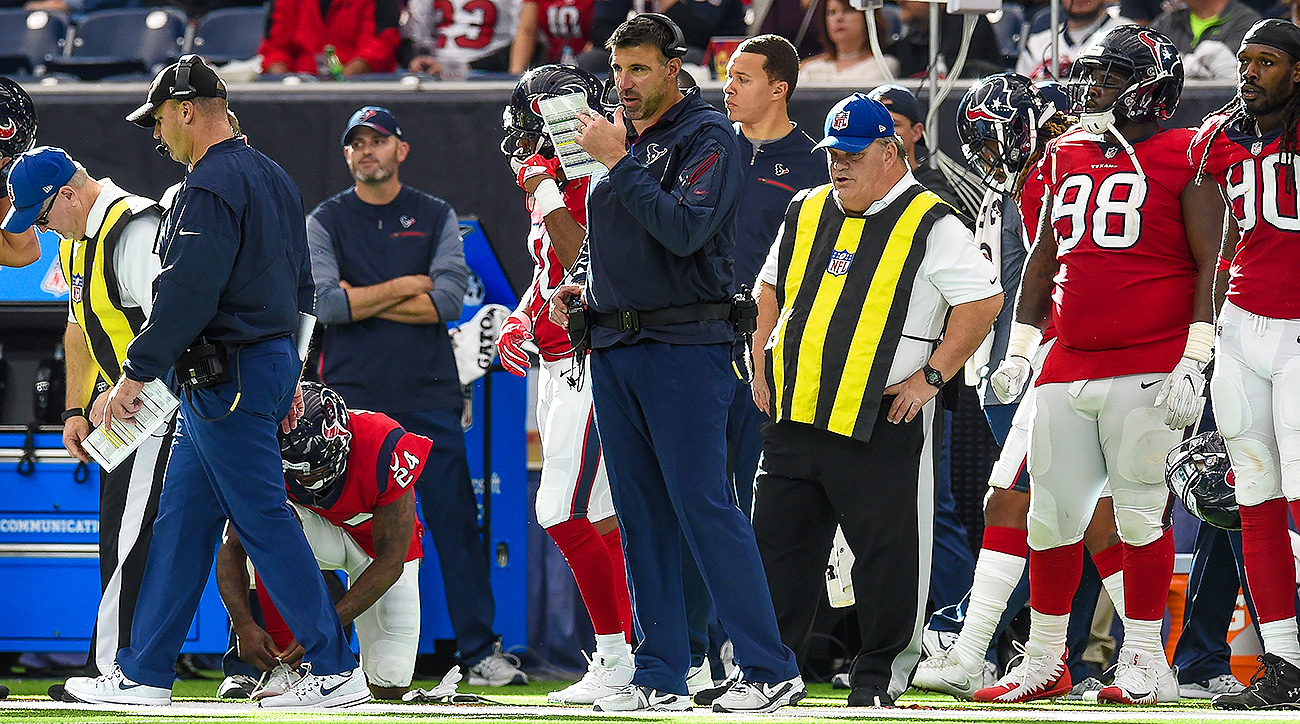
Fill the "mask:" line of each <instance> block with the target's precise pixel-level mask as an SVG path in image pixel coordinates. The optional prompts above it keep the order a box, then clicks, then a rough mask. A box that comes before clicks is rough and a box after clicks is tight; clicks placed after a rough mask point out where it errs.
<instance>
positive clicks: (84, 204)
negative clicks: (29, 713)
mask: <svg viewBox="0 0 1300 724" xmlns="http://www.w3.org/2000/svg"><path fill="white" fill-rule="evenodd" d="M9 189H10V194H11V196H12V201H13V208H14V210H13V211H12V212H11V213H10V214H9V215H8V216H7V217H6V218H5V222H4V228H5V229H6V230H8V229H11V228H12V229H19V228H22V229H26V228H30V227H32V226H35V227H37V228H39V229H40V230H41V231H46V230H53V231H54V232H56V233H57V234H59V236H61V237H63V238H62V241H60V243H59V262H60V264H62V267H63V278H64V279H65V280H66V281H67V284H68V288H69V291H70V295H69V302H68V327H67V330H66V331H65V333H64V337H63V345H64V349H65V350H66V354H67V410H66V411H65V412H64V413H63V421H64V422H63V444H64V446H65V447H66V448H67V450H68V453H69V454H71V455H73V456H74V457H76V458H78V459H79V460H82V461H85V462H91V458H90V456H89V455H87V454H86V451H85V449H84V448H83V447H82V445H81V443H82V441H83V440H85V438H86V436H87V435H89V434H90V417H91V414H90V413H89V412H88V408H90V407H92V405H91V401H92V396H93V395H94V391H95V382H96V380H98V379H103V380H105V381H107V382H110V383H111V382H113V381H115V380H117V379H118V378H119V377H121V375H122V360H124V359H125V358H126V348H127V345H128V344H130V342H131V340H133V339H135V336H136V334H137V333H138V332H139V331H140V328H141V327H142V326H143V325H144V322H145V319H146V318H147V317H148V316H149V311H150V309H151V307H152V302H153V280H154V278H155V277H157V276H158V272H159V269H160V262H159V259H158V255H157V254H155V253H154V240H155V236H156V235H157V231H158V224H159V222H160V219H161V209H160V208H159V207H158V205H157V204H156V203H155V202H154V201H152V200H150V199H146V198H143V197H141V196H135V195H132V194H129V193H127V192H126V191H123V190H122V189H121V188H118V187H117V186H116V185H114V184H113V182H112V180H110V179H101V180H95V179H92V178H90V176H89V175H88V174H87V173H86V169H85V168H83V167H82V166H81V165H80V164H78V163H77V162H76V161H73V160H72V158H71V157H69V156H68V154H67V153H66V152H65V151H63V150H62V149H59V148H52V147H50V146H42V147H40V148H36V149H33V150H31V151H29V152H27V153H26V154H24V155H22V156H20V157H19V158H18V160H17V161H16V162H15V164H14V166H13V169H12V170H11V172H10V182H9ZM170 447H171V428H170V426H169V427H168V428H167V433H166V435H163V436H155V437H152V438H150V439H149V440H147V441H145V443H144V444H143V445H142V446H141V447H140V448H139V449H138V450H137V451H136V452H135V454H134V455H133V457H131V458H130V459H128V460H126V461H125V462H123V463H122V464H121V465H120V466H118V467H117V468H115V469H114V470H113V472H111V473H109V472H103V471H101V473H100V508H99V518H100V529H99V541H100V542H99V570H100V584H101V586H102V587H103V596H102V598H101V599H100V603H99V610H98V614H97V616H96V619H95V633H94V635H93V636H92V638H91V644H90V656H89V660H88V662H87V669H88V670H90V671H91V672H93V673H92V675H94V674H95V673H104V672H107V671H108V670H109V669H111V668H112V665H113V660H114V658H115V657H116V656H117V650H118V648H120V647H122V646H126V645H127V644H128V643H130V636H131V619H132V616H133V613H134V611H135V601H136V593H137V591H138V590H139V586H140V579H141V576H142V575H143V574H144V563H145V557H146V555H147V554H148V552H149V541H150V539H151V534H152V530H153V520H154V517H155V516H156V515H157V510H158V496H159V494H160V492H161V491H162V480H163V471H164V470H165V469H166V466H167V453H168V450H169V449H170Z"/></svg>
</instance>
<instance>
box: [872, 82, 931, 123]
mask: <svg viewBox="0 0 1300 724" xmlns="http://www.w3.org/2000/svg"><path fill="white" fill-rule="evenodd" d="M867 97H868V98H872V99H875V100H878V101H880V102H881V103H882V104H883V105H884V106H885V107H886V108H888V109H889V110H890V111H892V112H894V113H897V114H898V115H900V116H902V117H904V118H906V119H907V120H909V121H911V122H912V123H924V122H925V119H924V118H923V117H922V116H921V103H920V101H918V100H916V96H915V95H914V94H913V93H912V91H910V90H908V89H906V88H904V87H903V86H901V85H898V84H896V83H886V84H885V85H878V86H876V87H875V88H872V89H871V91H870V92H868V93H867Z"/></svg>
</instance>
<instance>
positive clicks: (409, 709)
mask: <svg viewBox="0 0 1300 724" xmlns="http://www.w3.org/2000/svg"><path fill="white" fill-rule="evenodd" d="M24 710H27V711H32V710H41V711H51V710H54V711H58V710H62V711H103V712H130V713H131V714H132V715H133V716H135V717H139V718H147V717H155V716H166V717H194V718H196V719H202V718H206V717H213V716H222V717H238V716H240V715H243V716H247V717H248V718H250V719H256V718H263V717H265V716H266V715H268V714H272V713H273V712H272V710H266V709H258V708H257V707H255V706H253V705H251V704H243V703H234V702H231V703H228V704H218V705H214V704H212V703H210V702H201V701H178V702H176V703H174V704H173V705H172V706H117V705H102V706H88V705H83V704H69V703H65V702H56V701H37V700H8V701H0V713H10V712H19V711H24ZM275 713H303V714H312V713H316V714H330V715H331V716H347V715H356V716H358V717H359V718H364V717H365V716H366V715H377V714H378V715H382V714H407V715H411V714H431V715H437V716H447V717H456V716H464V717H467V718H469V717H473V718H478V719H483V718H541V717H553V718H564V717H583V718H591V717H600V716H601V714H599V713H596V712H592V711H591V710H590V709H580V708H575V707H556V706H462V705H452V704H363V705H361V706H357V707H352V708H350V709H310V710H288V711H286V710H276V711H275ZM666 714H668V713H667V712H610V716H618V717H624V716H634V717H635V716H645V717H653V718H662V717H664V716H665V715H666ZM673 716H674V717H685V718H690V719H710V720H712V719H721V720H734V719H737V718H742V717H750V716H758V717H762V716H767V715H729V714H713V713H712V712H709V711H707V710H704V709H696V710H695V711H693V712H681V713H674V714H673ZM771 716H775V717H778V718H795V719H809V720H815V719H886V720H899V721H909V720H935V719H944V720H948V721H977V722H978V721H1023V722H1102V723H1104V722H1114V721H1133V720H1141V721H1143V722H1164V721H1178V720H1186V719H1189V718H1195V719H1198V720H1200V721H1204V722H1239V721H1242V720H1243V719H1249V720H1252V721H1255V720H1258V721H1268V720H1289V721H1295V720H1296V713H1295V712H1288V711H1270V712H1258V711H1252V712H1235V711H1217V710H1214V709H1202V708H1178V709H1172V708H1165V709H1148V708H1145V707H1087V706H1086V705H1081V706H1080V708H1077V709H1029V708H1023V709H1021V708H1017V709H993V708H989V709H968V708H957V707H952V708H947V707H933V708H924V709H922V708H917V709H907V708H904V709H863V708H853V709H850V708H848V707H824V706H818V707H800V706H796V707H788V708H785V709H781V710H780V711H778V712H776V713H775V714H774V715H771Z"/></svg>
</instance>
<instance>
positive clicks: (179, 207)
mask: <svg viewBox="0 0 1300 724" xmlns="http://www.w3.org/2000/svg"><path fill="white" fill-rule="evenodd" d="M127 120H129V121H131V122H133V123H135V124H136V125H139V126H141V127H143V128H152V129H153V132H154V137H155V138H158V139H160V140H161V142H162V143H161V144H160V146H159V150H160V152H165V153H167V154H169V155H170V156H171V157H172V158H173V159H175V160H176V161H177V162H179V163H181V164H184V165H187V166H189V167H190V168H191V171H190V173H189V176H187V177H186V179H185V182H184V183H183V185H182V186H181V188H180V191H179V192H178V193H177V195H176V199H175V202H174V204H173V206H172V207H171V209H170V211H169V212H168V214H167V216H166V218H164V219H163V222H162V228H161V230H160V233H159V237H158V249H159V251H160V254H161V257H162V271H161V272H160V273H159V275H158V277H157V279H156V280H155V281H154V286H153V288H154V292H155V294H154V300H153V309H152V311H151V313H150V315H149V317H148V319H147V320H146V321H145V323H144V326H143V327H142V328H141V329H140V333H139V334H138V335H137V336H136V338H135V340H134V341H132V342H131V344H130V345H129V346H128V347H127V349H126V360H125V361H124V362H123V364H122V375H121V376H120V377H119V378H118V379H117V380H116V384H115V385H114V387H113V389H112V390H111V391H110V392H109V394H108V398H107V401H106V403H105V407H104V426H105V427H106V428H108V429H109V430H110V432H111V431H112V430H113V429H114V428H115V427H118V426H121V424H122V421H124V420H130V419H132V418H133V417H135V416H136V414H137V412H138V411H139V410H140V409H141V406H142V400H141V397H142V395H141V391H142V390H145V389H146V387H145V385H146V383H148V382H151V381H153V380H155V379H158V378H166V377H168V376H171V375H172V374H173V369H174V370H175V375H174V378H175V380H176V381H177V384H178V386H179V388H180V389H181V395H180V396H181V406H180V415H179V419H178V422H177V424H176V433H175V440H174V442H173V444H172V453H171V458H170V460H169V461H168V465H167V472H166V475H165V480H164V485H163V493H162V496H161V498H160V500H159V504H158V519H157V521H156V522H155V524H154V538H153V542H152V543H151V545H150V547H149V557H148V562H147V563H146V564H145V571H144V579H143V581H142V582H141V585H140V596H139V600H138V603H137V606H136V618H135V621H134V623H133V626H132V630H131V645H130V646H128V647H125V648H123V649H121V650H120V651H119V652H118V654H117V662H116V663H117V665H116V666H114V667H112V669H111V670H109V671H107V672H105V673H104V675H102V676H99V677H97V678H88V677H74V678H71V679H69V680H68V681H67V684H66V685H65V694H64V695H65V698H72V699H74V700H77V701H82V702H87V703H96V704H145V705H167V704H170V703H171V687H172V681H173V679H174V678H175V663H176V656H177V654H179V653H180V649H181V645H182V643H183V642H184V640H185V637H186V634H187V631H188V629H189V627H190V622H191V621H192V620H193V619H194V613H195V610H196V608H197V606H198V601H199V597H200V595H201V594H202V592H203V587H204V585H205V584H206V583H207V578H208V572H209V571H210V570H211V568H212V559H213V551H214V549H215V546H216V544H217V541H218V539H219V537H220V535H221V531H222V528H223V526H224V525H225V523H226V521H227V520H229V521H230V525H231V527H232V528H234V529H235V530H236V531H237V532H238V534H239V538H240V540H241V541H242V542H243V545H244V548H245V549H246V550H247V551H248V554H249V557H250V558H251V559H252V560H253V563H254V565H255V566H256V567H257V570H258V572H259V573H260V575H261V577H262V580H263V581H265V582H266V586H267V591H268V593H269V594H270V596H271V599H272V600H273V601H274V602H275V604H276V606H277V607H278V608H279V609H280V611H281V613H283V614H284V618H285V620H286V621H287V622H288V623H289V625H290V627H291V628H292V630H294V631H295V632H299V637H298V638H299V642H300V643H301V644H302V645H303V647H304V649H305V650H306V655H305V657H304V658H305V660H306V661H307V662H308V663H309V664H310V666H311V668H310V672H309V673H308V674H307V675H306V676H305V677H304V678H303V679H302V681H300V682H299V683H298V684H297V685H296V686H295V687H294V688H292V689H290V690H289V691H287V692H286V693H284V694H282V695H280V696H277V697H271V698H268V699H264V700H262V701H261V702H260V705H261V706H263V707H281V708H284V707H304V706H329V707H340V706H351V705H354V704H359V703H361V702H364V701H366V700H368V699H369V698H370V690H369V688H368V687H367V686H366V679H365V675H364V674H363V673H362V671H361V669H360V668H359V667H358V666H357V660H356V657H355V656H354V655H353V654H352V652H351V651H350V650H349V648H348V642H347V638H346V636H345V635H344V633H343V627H342V626H341V625H340V624H339V618H338V614H337V613H336V612H335V609H334V605H333V603H332V601H331V600H330V596H329V592H328V591H327V590H326V588H325V583H324V580H323V579H322V578H321V577H320V574H319V573H317V569H316V565H315V557H314V556H313V554H312V551H311V548H310V547H309V546H308V544H307V539H306V537H305V536H304V535H303V532H302V527H301V526H299V525H298V523H297V521H295V520H294V518H293V514H292V513H291V512H290V511H289V508H288V506H287V505H286V500H287V499H286V494H285V490H284V478H283V471H282V467H281V459H280V446H279V443H278V441H277V439H276V430H277V429H278V428H280V427H281V426H283V427H284V428H285V429H286V430H287V429H290V428H292V427H293V426H294V424H295V423H296V418H297V416H298V415H299V414H301V409H302V408H301V397H300V396H298V395H295V391H296V389H297V382H298V377H299V375H300V373H301V371H302V362H301V360H300V359H299V354H298V350H297V348H296V347H295V344H294V339H293V334H294V332H295V331H296V330H297V329H298V328H299V313H300V312H303V313H309V312H311V311H312V308H313V303H312V282H311V270H310V262H309V259H308V253H307V234H306V226H305V223H304V214H303V209H302V199H301V197H300V195H299V193H298V188H297V187H296V186H295V185H294V183H293V181H292V180H291V179H290V178H289V176H288V174H286V173H285V172H284V170H283V169H281V168H280V167H279V166H277V165H276V164H275V163H274V162H273V161H271V160H270V159H269V158H267V157H266V156H265V155H263V154H262V153H260V152H259V151H257V150H255V149H253V148H251V147H249V146H248V144H246V143H244V141H243V140H242V139H239V138H237V137H235V134H234V130H233V129H232V128H231V125H230V120H229V118H228V116H227V108H226V85H225V83H224V82H223V81H222V80H221V79H220V78H219V77H218V76H217V74H216V72H215V71H213V70H212V68H211V67H210V66H208V65H207V64H206V63H205V62H204V61H203V60H202V59H201V58H199V57H198V56H195V55H187V56H184V57H182V58H181V59H180V60H179V61H178V62H176V63H173V64H172V65H170V66H168V67H167V68H165V69H163V70H162V71H161V72H160V73H159V74H158V76H157V77H156V78H155V79H154V81H153V84H152V85H151V86H150V88H149V95H148V99H147V101H146V102H145V104H144V105H142V106H141V107H140V108H138V109H136V110H135V111H134V112H133V113H131V115H130V116H128V117H127ZM291 410H292V411H293V412H291Z"/></svg>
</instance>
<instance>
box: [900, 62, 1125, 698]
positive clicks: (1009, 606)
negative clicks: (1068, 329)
mask: <svg viewBox="0 0 1300 724" xmlns="http://www.w3.org/2000/svg"><path fill="white" fill-rule="evenodd" d="M1039 86H1041V87H1039ZM1058 89H1059V86H1057V87H1056V88H1053V87H1052V86H1051V85H1047V84H1046V82H1045V83H1043V84H1039V85H1038V86H1036V85H1035V84H1033V83H1032V81H1030V80H1029V79H1028V78H1025V77H1024V76H1021V75H1018V74H1015V73H1002V74H998V75H994V76H990V77H988V78H985V79H984V80H983V81H982V82H981V83H980V84H978V85H976V86H974V87H972V88H971V90H970V91H969V92H968V93H967V94H966V97H965V98H963V99H962V102H961V105H960V106H959V108H958V111H957V130H958V134H959V136H960V137H961V140H962V150H963V152H964V153H965V155H966V158H967V162H968V163H969V164H970V165H971V166H972V167H973V168H975V169H976V170H977V171H978V172H979V173H980V175H981V176H982V177H983V179H984V182H985V183H986V184H987V185H988V186H989V191H988V192H987V193H986V194H985V197H984V202H983V204H982V205H981V208H980V214H979V216H978V218H977V225H976V231H975V240H976V243H977V244H979V246H980V249H981V250H982V251H984V253H985V254H986V255H989V256H991V257H992V260H993V261H994V266H995V267H996V268H998V269H999V272H1000V274H1001V275H1002V286H1003V290H1004V293H1005V296H1006V298H1007V302H1006V304H1005V306H1004V307H1003V311H1002V313H1001V314H999V315H998V322H997V324H996V325H995V327H994V332H993V333H991V334H990V335H989V337H988V338H987V339H986V340H985V342H984V344H983V345H981V347H980V349H979V350H977V351H976V353H975V355H974V356H973V357H972V358H971V361H969V362H968V363H967V369H968V372H970V375H969V376H970V378H971V379H979V380H980V384H979V387H980V392H981V394H982V395H983V397H984V398H985V399H984V403H985V406H984V412H985V415H986V417H987V418H988V421H989V427H990V429H991V430H992V431H993V435H994V438H995V439H996V440H997V442H998V443H999V444H1001V445H1002V453H1001V455H1000V456H999V457H998V461H997V463H996V464H995V465H994V467H993V472H992V474H991V475H990V478H989V493H988V496H987V497H986V498H985V500H984V523H985V524H984V539H983V543H982V545H981V549H980V554H979V560H978V562H977V563H976V566H975V576H974V581H973V582H972V584H971V590H970V593H969V594H968V595H967V596H966V598H965V599H964V600H963V601H962V604H960V605H959V606H958V607H956V608H958V609H959V610H958V611H949V610H947V609H944V610H941V611H937V612H935V615H934V616H932V617H931V619H930V624H929V625H928V626H927V627H926V632H925V633H926V636H925V638H924V639H923V640H924V641H925V642H926V643H927V644H928V645H929V646H930V647H931V648H930V649H929V650H927V652H926V653H927V654H928V655H929V658H927V659H925V660H924V661H922V662H921V663H920V665H919V666H918V667H917V670H916V676H915V678H914V679H913V680H912V685H913V686H915V687H917V688H920V689H927V690H930V691H939V692H943V693H947V694H951V695H953V696H956V697H959V698H965V699H969V698H970V697H971V695H972V694H973V693H974V692H975V691H976V690H977V689H981V688H983V687H985V686H990V685H992V684H993V683H994V680H995V679H996V678H997V674H996V669H995V668H994V667H993V665H992V664H991V663H986V662H985V660H984V656H985V652H986V651H987V650H988V647H989V645H990V643H991V642H992V641H994V640H996V638H997V637H998V636H999V635H1000V634H1001V632H1002V631H1003V630H1004V629H1005V628H1006V626H1007V625H1009V624H1010V620H1009V619H1010V618H1011V617H1013V616H1014V615H1015V612H1017V611H1019V610H1020V608H1021V607H1022V606H1023V605H1024V603H1025V601H1026V600H1027V599H1028V585H1027V584H1028V582H1027V581H1026V580H1024V579H1025V559H1026V558H1027V557H1028V555H1029V545H1028V543H1027V541H1026V536H1027V534H1026V517H1027V515H1028V513H1029V495H1028V493H1029V475H1028V473H1027V472H1026V471H1025V456H1026V453H1027V451H1028V447H1029V419H1030V417H1031V416H1032V414H1033V409H1034V394H1033V393H1034V388H1033V387H1032V386H1030V387H1029V388H1028V389H1027V390H1026V391H1025V393H1024V395H1023V397H1022V399H1021V400H1020V401H1019V404H1018V405H1017V404H1014V403H1015V402H1016V401H1015V400H1012V401H1011V403H1012V404H1003V403H1000V401H999V400H998V399H997V398H996V397H995V396H994V392H993V391H992V390H990V389H988V367H989V364H990V360H992V361H993V362H994V363H996V362H997V361H1000V360H1001V359H1002V358H1003V357H1004V356H1005V354H1006V347H1007V341H1008V340H1007V337H1008V333H1009V328H1010V325H1011V317H1012V316H1013V314H1014V306H1015V302H1014V299H1015V296H1016V295H1015V290H1016V288H1017V287H1018V286H1019V285H1020V271H1021V269H1022V267H1023V266H1024V262H1025V257H1026V256H1027V253H1028V249H1027V247H1028V244H1027V242H1026V239H1028V238H1032V236H1033V234H1034V232H1035V230H1036V229H1037V227H1038V224H1037V221H1036V219H1037V218H1038V211H1039V207H1040V205H1041V200H1042V194H1043V190H1044V189H1043V186H1042V180H1041V178H1032V179H1028V178H1027V177H1028V175H1029V172H1030V170H1031V168H1032V167H1033V166H1034V165H1035V164H1036V163H1037V161H1038V159H1039V158H1040V157H1041V155H1042V150H1043V147H1044V146H1045V145H1046V144H1047V142H1048V141H1050V140H1051V139H1053V138H1055V137H1057V136H1059V135H1061V134H1062V133H1064V132H1065V131H1066V130H1067V129H1068V128H1069V127H1070V125H1071V124H1072V123H1073V121H1074V119H1073V118H1072V117H1070V116H1069V115H1067V113H1066V112H1067V111H1068V109H1069V100H1068V98H1067V97H1066V96H1065V93H1064V91H1063V89H1060V90H1058ZM1026 180H1030V181H1032V182H1033V183H1030V184H1028V185H1027V186H1026V184H1025V182H1026ZM1017 202H1019V206H1020V208H1021V209H1024V213H1025V216H1024V218H1025V219H1026V220H1027V221H1025V222H1023V223H1022V220H1021V212H1020V211H1019V210H1018V209H1017ZM1045 336H1047V337H1048V338H1049V339H1050V338H1051V337H1053V336H1054V334H1053V332H1052V331H1051V328H1050V326H1049V328H1048V330H1047V333H1046V335H1045ZM1049 348H1050V345H1048V344H1045V345H1043V347H1042V349H1041V350H1040V351H1039V354H1038V357H1039V361H1040V362H1041V359H1042V357H1043V356H1044V355H1045V354H1046V351H1047V349H1049ZM1013 413H1014V417H1013ZM1084 542H1085V544H1086V545H1087V547H1088V549H1089V551H1090V552H1092V553H1093V561H1094V563H1095V564H1096V565H1097V568H1098V569H1099V573H1100V576H1101V579H1102V580H1103V581H1104V582H1105V583H1106V585H1107V588H1108V590H1109V591H1110V593H1111V596H1112V598H1113V599H1114V600H1115V601H1118V602H1119V603H1117V606H1119V607H1120V608H1121V609H1122V608H1123V575H1122V573H1121V570H1120V569H1121V559H1122V556H1123V552H1122V547H1121V546H1120V545H1118V540H1117V539H1116V538H1115V523H1114V513H1113V511H1112V509H1111V500H1110V494H1109V492H1106V493H1104V494H1103V496H1102V498H1101V500H1100V502H1099V503H1098V506H1097V511H1096V512H1095V514H1094V517H1093V523H1092V524H1091V525H1090V526H1089V527H1088V531H1087V534H1086V535H1085V537H1084ZM1090 580H1091V582H1092V583H1091V585H1087V586H1081V587H1080V591H1079V594H1078V596H1077V597H1076V600H1079V601H1081V602H1082V601H1086V604H1084V605H1076V606H1074V607H1072V609H1073V611H1072V613H1073V616H1074V618H1075V619H1076V622H1075V625H1074V626H1072V627H1071V633H1072V638H1071V641H1070V643H1071V646H1072V654H1073V655H1074V657H1075V658H1077V657H1078V655H1080V654H1082V652H1083V647H1084V646H1085V645H1086V641H1087V635H1088V627H1089V624H1090V622H1091V619H1092V609H1093V605H1092V604H1093V602H1095V601H1096V596H1097V593H1098V591H1099V588H1098V586H1097V583H1098V580H1097V579H1096V578H1092V579H1090ZM1085 589H1086V590H1085ZM1008 611H1010V615H1007V612H1008ZM954 624H955V625H954ZM944 630H947V631H957V630H960V633H959V634H957V633H949V634H948V638H947V640H945V637H944V636H943V635H942V634H940V633H939V632H940V631H944ZM954 637H955V638H954ZM944 643H947V644H948V645H947V646H944V645H943V644H944ZM1092 681H1095V680H1092ZM1080 685H1081V686H1087V684H1084V683H1083V682H1081V684H1080ZM1100 688H1101V687H1100V686H1099V685H1098V686H1095V687H1093V690H1097V689H1100Z"/></svg>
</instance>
